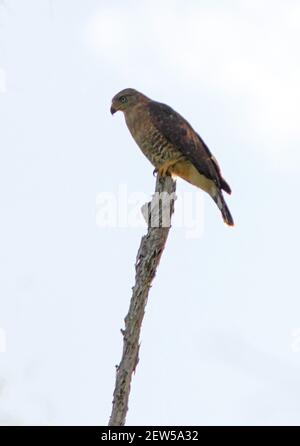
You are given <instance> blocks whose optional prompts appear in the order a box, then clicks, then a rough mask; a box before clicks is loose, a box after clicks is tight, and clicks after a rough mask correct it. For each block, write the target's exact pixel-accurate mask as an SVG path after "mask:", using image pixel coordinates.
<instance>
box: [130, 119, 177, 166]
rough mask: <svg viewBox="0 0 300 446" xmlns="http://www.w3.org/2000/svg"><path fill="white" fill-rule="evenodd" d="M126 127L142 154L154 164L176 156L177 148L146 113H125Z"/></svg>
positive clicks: (156, 164) (157, 164)
mask: <svg viewBox="0 0 300 446" xmlns="http://www.w3.org/2000/svg"><path fill="white" fill-rule="evenodd" d="M125 119H126V124H127V127H128V129H129V131H130V133H131V134H132V136H133V138H134V140H135V142H136V143H137V145H138V146H139V147H140V149H141V150H142V152H143V153H144V155H145V156H146V157H147V158H148V159H149V161H150V162H151V163H152V164H153V165H154V166H155V167H159V166H160V165H162V164H163V163H165V162H166V161H168V160H170V159H173V158H174V157H176V156H178V150H177V149H175V148H174V146H173V145H172V144H171V143H170V142H169V141H168V140H167V138H165V137H164V135H163V134H162V133H161V132H160V131H159V130H158V129H157V128H156V127H155V126H154V125H153V123H152V121H151V118H150V116H149V115H148V114H147V113H143V112H141V111H140V112H138V111H137V112H136V113H135V114H127V115H125Z"/></svg>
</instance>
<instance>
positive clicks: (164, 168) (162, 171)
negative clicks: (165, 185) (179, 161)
mask: <svg viewBox="0 0 300 446" xmlns="http://www.w3.org/2000/svg"><path fill="white" fill-rule="evenodd" d="M173 165H174V161H173V160H172V161H166V162H165V163H164V164H162V165H161V166H159V167H158V168H157V169H155V170H156V171H157V173H158V175H159V176H160V177H165V176H167V175H171V173H170V170H169V169H170V168H171V167H172V166H173Z"/></svg>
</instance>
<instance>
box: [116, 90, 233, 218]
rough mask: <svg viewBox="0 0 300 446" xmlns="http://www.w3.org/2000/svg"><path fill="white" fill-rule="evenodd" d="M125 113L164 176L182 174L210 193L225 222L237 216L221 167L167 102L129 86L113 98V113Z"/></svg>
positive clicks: (127, 122)
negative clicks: (229, 202) (230, 205)
mask: <svg viewBox="0 0 300 446" xmlns="http://www.w3.org/2000/svg"><path fill="white" fill-rule="evenodd" d="M118 110H120V111H122V112H123V113H124V116H125V120H126V124H127V127H128V129H129V131H130V133H131V135H132V136H133V138H134V140H135V142H136V143H137V145H138V146H139V147H140V149H141V150H142V152H143V153H144V155H146V157H147V158H148V159H149V161H150V162H151V163H152V164H153V166H154V167H155V169H154V172H156V173H158V175H160V176H165V175H172V176H179V177H181V178H183V179H184V180H186V181H188V182H189V183H191V184H193V185H194V186H197V187H199V188H201V189H202V190H204V191H205V192H207V193H208V194H209V195H210V196H211V197H212V198H213V200H214V201H215V202H216V204H217V206H218V208H219V209H220V211H221V213H222V217H223V220H224V222H225V223H226V224H227V225H229V226H233V225H234V222H233V218H232V216H231V214H230V211H229V209H228V207H227V204H226V202H225V200H224V197H223V193H222V190H224V191H225V192H227V193H228V194H230V193H231V189H230V186H229V185H228V183H227V182H226V181H225V180H224V178H223V177H222V174H221V170H220V166H219V164H218V162H217V160H216V159H215V157H214V156H213V155H212V154H211V152H210V150H209V148H208V147H207V145H206V144H205V143H204V141H203V140H202V138H201V137H200V136H199V135H198V133H197V132H196V131H195V130H194V129H193V128H192V126H191V125H190V124H189V123H188V122H187V121H186V120H185V119H184V118H183V117H182V116H181V115H180V114H179V113H177V112H176V111H175V110H173V109H172V108H171V107H169V106H168V105H166V104H162V103H160V102H156V101H153V100H152V99H150V98H148V97H147V96H145V95H144V94H142V93H140V92H138V91H137V90H134V89H133V88H126V89H125V90H122V91H120V92H119V93H117V94H116V95H115V96H114V97H113V99H112V105H111V109H110V111H111V113H112V114H114V113H115V112H117V111H118Z"/></svg>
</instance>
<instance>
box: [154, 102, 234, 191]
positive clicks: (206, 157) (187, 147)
mask: <svg viewBox="0 0 300 446" xmlns="http://www.w3.org/2000/svg"><path fill="white" fill-rule="evenodd" d="M148 109H149V114H150V118H151V120H152V122H153V125H154V126H155V127H156V128H157V129H158V130H159V131H160V132H161V133H162V134H163V135H164V137H165V138H167V139H168V140H169V141H170V142H171V143H172V144H173V145H174V146H175V147H176V148H177V149H178V150H179V151H180V152H182V154H183V155H184V156H186V158H187V159H188V160H189V161H191V162H192V163H193V165H194V166H195V167H196V169H197V170H198V171H199V172H200V173H201V174H202V175H204V176H205V177H206V178H209V179H210V180H213V181H214V182H215V183H216V185H217V186H218V187H219V188H220V189H224V190H225V191H226V192H228V193H229V194H230V193H231V189H230V187H229V185H228V184H227V183H226V181H225V180H224V179H223V178H222V175H221V170H220V167H219V165H218V163H217V161H216V159H215V158H214V157H213V155H212V154H211V152H210V150H209V148H208V147H207V145H206V144H205V142H204V141H203V140H202V139H201V137H200V136H199V135H198V134H197V133H196V132H195V131H194V129H193V128H192V127H191V125H190V124H189V123H188V122H187V121H186V120H185V119H184V118H183V117H182V116H181V115H180V114H179V113H177V112H176V111H175V110H173V109H172V108H171V107H169V106H168V105H165V104H161V103H160V102H155V101H150V102H149V103H148Z"/></svg>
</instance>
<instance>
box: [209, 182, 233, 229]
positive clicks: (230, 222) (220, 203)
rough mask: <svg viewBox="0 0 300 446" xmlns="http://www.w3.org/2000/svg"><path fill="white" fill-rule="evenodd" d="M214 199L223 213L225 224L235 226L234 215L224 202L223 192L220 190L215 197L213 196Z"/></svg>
mask: <svg viewBox="0 0 300 446" xmlns="http://www.w3.org/2000/svg"><path fill="white" fill-rule="evenodd" d="M213 199H214V200H215V202H216V204H217V206H218V208H219V209H220V211H221V214H222V217H223V220H224V223H225V224H226V225H228V226H234V221H233V218H232V215H231V213H230V211H229V209H228V206H227V204H226V201H225V200H224V197H223V194H222V192H221V191H220V190H218V193H217V194H216V195H215V196H213Z"/></svg>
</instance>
